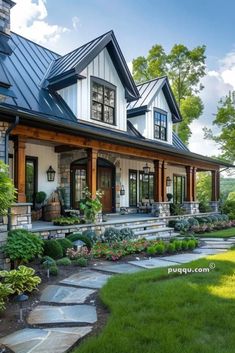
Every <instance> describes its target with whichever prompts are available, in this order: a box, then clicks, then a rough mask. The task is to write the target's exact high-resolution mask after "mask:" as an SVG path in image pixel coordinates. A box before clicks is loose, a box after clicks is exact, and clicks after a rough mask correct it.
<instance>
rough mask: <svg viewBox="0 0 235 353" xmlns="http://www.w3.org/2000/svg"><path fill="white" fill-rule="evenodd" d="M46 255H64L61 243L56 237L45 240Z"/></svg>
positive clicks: (55, 257)
mask: <svg viewBox="0 0 235 353" xmlns="http://www.w3.org/2000/svg"><path fill="white" fill-rule="evenodd" d="M44 255H47V256H50V257H52V258H53V259H59V258H61V257H63V249H62V246H61V244H60V243H59V242H58V241H57V240H56V239H50V240H45V241H44Z"/></svg>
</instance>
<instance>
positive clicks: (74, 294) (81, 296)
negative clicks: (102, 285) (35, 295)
mask: <svg viewBox="0 0 235 353" xmlns="http://www.w3.org/2000/svg"><path fill="white" fill-rule="evenodd" d="M93 293H95V290H92V289H87V288H74V287H68V286H59V285H49V286H47V287H46V288H45V289H44V290H43V292H42V295H41V298H40V300H41V301H42V302H49V303H58V304H59V303H61V304H80V303H84V302H85V300H86V299H87V298H88V297H89V296H90V295H91V294H93Z"/></svg>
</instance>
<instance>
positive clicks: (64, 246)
mask: <svg viewBox="0 0 235 353" xmlns="http://www.w3.org/2000/svg"><path fill="white" fill-rule="evenodd" d="M56 240H57V241H58V242H59V244H60V245H61V247H62V249H63V256H66V252H67V250H68V249H69V248H72V247H73V243H72V242H71V241H70V240H69V239H67V238H60V239H56Z"/></svg>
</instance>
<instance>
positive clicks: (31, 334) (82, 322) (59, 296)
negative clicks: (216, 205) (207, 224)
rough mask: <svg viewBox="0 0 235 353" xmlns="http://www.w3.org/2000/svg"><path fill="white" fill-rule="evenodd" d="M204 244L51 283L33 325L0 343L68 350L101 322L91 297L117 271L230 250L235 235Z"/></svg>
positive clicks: (32, 351)
mask: <svg viewBox="0 0 235 353" xmlns="http://www.w3.org/2000/svg"><path fill="white" fill-rule="evenodd" d="M203 240H204V245H203V246H202V247H200V248H197V249H195V250H194V251H193V252H192V253H185V254H177V255H172V256H163V257H158V258H150V259H146V260H138V258H137V259H136V261H129V262H128V263H121V264H120V263H115V264H112V263H110V262H108V261H104V262H102V263H99V264H98V265H97V266H96V265H94V266H93V269H92V270H80V271H79V272H78V273H75V274H73V275H71V276H69V277H68V278H65V279H64V280H62V281H60V282H59V283H58V284H57V285H48V286H47V287H46V288H45V289H44V290H43V292H42V295H41V298H40V303H39V305H38V306H36V307H35V308H34V309H33V310H32V311H31V312H30V313H29V316H28V318H27V323H28V325H29V328H25V329H23V330H19V331H16V332H14V333H12V334H10V335H8V336H6V337H3V338H1V339H0V345H1V344H3V345H5V346H7V347H9V348H10V349H11V350H12V351H13V352H15V353H48V352H50V353H64V352H66V351H68V350H69V349H70V348H71V347H72V346H73V345H74V344H75V343H76V342H78V341H79V340H80V339H81V338H82V337H84V336H85V335H87V334H88V333H90V332H91V331H92V327H93V326H92V325H93V324H94V323H95V322H96V321H97V313H96V306H95V301H94V300H90V299H89V297H90V296H91V295H93V294H94V293H96V292H97V290H99V289H100V288H102V286H104V285H105V283H106V282H107V281H108V279H109V278H110V277H111V276H112V275H114V274H122V273H134V272H137V271H141V270H145V269H150V268H160V267H170V266H176V265H180V264H184V263H187V262H190V261H193V260H197V259H200V258H202V257H205V256H207V255H211V254H217V253H220V252H224V251H227V250H228V249H229V248H230V247H231V246H232V245H233V244H235V238H230V239H229V240H226V241H224V240H223V239H219V238H214V239H212V238H208V239H206V238H204V239H203Z"/></svg>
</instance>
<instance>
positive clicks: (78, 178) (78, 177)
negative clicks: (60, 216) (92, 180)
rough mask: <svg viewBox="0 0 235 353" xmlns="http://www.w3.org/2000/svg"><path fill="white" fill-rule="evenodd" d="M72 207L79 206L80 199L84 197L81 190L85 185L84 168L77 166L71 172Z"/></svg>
mask: <svg viewBox="0 0 235 353" xmlns="http://www.w3.org/2000/svg"><path fill="white" fill-rule="evenodd" d="M73 178H74V180H73V185H74V187H73V193H74V194H73V207H75V208H79V206H80V201H81V199H82V198H83V197H84V194H83V190H84V188H85V187H86V169H85V167H84V168H83V167H78V168H76V169H75V170H74V173H73Z"/></svg>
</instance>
